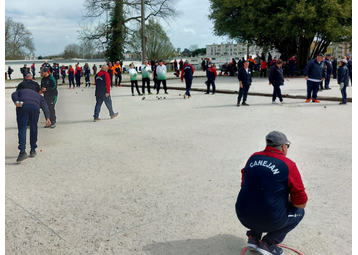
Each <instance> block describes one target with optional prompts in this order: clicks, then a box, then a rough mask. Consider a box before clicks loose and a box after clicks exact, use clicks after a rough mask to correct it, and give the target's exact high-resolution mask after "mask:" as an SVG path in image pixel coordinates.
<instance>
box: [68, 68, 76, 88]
mask: <svg viewBox="0 0 358 255" xmlns="http://www.w3.org/2000/svg"><path fill="white" fill-rule="evenodd" d="M67 74H68V84H69V87H68V88H69V89H70V88H71V83H72V85H73V89H74V88H75V70H73V68H72V65H69V66H68V71H67Z"/></svg>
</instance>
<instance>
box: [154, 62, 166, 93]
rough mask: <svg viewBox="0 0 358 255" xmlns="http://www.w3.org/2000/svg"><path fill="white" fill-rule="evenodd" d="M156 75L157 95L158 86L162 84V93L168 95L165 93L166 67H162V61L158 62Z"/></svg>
mask: <svg viewBox="0 0 358 255" xmlns="http://www.w3.org/2000/svg"><path fill="white" fill-rule="evenodd" d="M156 74H157V95H158V94H159V90H160V84H161V83H163V87H164V93H165V94H168V92H167V67H166V66H165V65H163V60H159V65H158V66H157V69H156Z"/></svg>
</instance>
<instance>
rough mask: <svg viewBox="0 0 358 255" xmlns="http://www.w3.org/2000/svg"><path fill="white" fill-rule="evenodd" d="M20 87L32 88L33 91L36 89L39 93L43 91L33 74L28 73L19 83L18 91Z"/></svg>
mask: <svg viewBox="0 0 358 255" xmlns="http://www.w3.org/2000/svg"><path fill="white" fill-rule="evenodd" d="M20 89H32V90H33V91H36V92H37V93H39V92H40V91H41V88H40V85H39V84H38V83H37V82H36V81H33V80H32V74H30V73H28V74H27V75H26V77H25V80H24V81H23V82H21V83H19V85H17V88H16V91H18V90H20Z"/></svg>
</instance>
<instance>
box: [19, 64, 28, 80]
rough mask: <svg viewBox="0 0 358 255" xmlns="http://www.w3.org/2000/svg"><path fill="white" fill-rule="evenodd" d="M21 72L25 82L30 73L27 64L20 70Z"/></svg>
mask: <svg viewBox="0 0 358 255" xmlns="http://www.w3.org/2000/svg"><path fill="white" fill-rule="evenodd" d="M20 71H21V73H22V76H23V77H22V78H23V80H25V77H26V75H27V74H28V73H30V70H29V68H28V67H27V65H26V64H24V66H23V67H22V68H21V69H20Z"/></svg>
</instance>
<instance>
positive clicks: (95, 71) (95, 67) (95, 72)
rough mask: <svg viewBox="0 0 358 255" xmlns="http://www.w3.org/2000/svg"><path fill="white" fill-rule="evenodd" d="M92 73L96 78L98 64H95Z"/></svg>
mask: <svg viewBox="0 0 358 255" xmlns="http://www.w3.org/2000/svg"><path fill="white" fill-rule="evenodd" d="M92 71H93V75H94V76H95V75H96V74H97V66H96V64H93V66H92Z"/></svg>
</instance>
